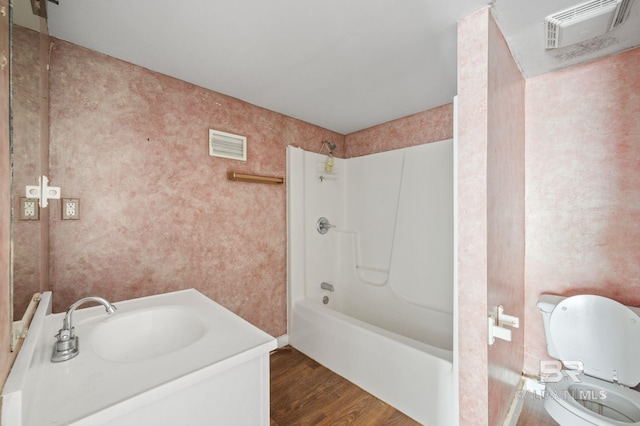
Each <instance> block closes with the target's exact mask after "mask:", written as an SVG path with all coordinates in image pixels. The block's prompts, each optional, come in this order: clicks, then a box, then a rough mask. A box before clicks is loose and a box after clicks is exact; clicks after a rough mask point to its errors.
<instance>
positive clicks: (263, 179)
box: [227, 172, 284, 184]
mask: <svg viewBox="0 0 640 426" xmlns="http://www.w3.org/2000/svg"><path fill="white" fill-rule="evenodd" d="M227 179H229V180H237V181H240V182H253V183H271V184H280V183H284V178H281V177H270V176H257V175H245V174H242V173H236V172H227Z"/></svg>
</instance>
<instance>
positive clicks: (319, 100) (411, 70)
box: [48, 0, 640, 134]
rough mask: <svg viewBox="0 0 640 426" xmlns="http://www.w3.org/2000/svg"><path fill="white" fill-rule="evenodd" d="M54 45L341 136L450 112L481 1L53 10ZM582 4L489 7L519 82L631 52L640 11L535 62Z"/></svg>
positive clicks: (74, 0)
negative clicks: (567, 12)
mask: <svg viewBox="0 0 640 426" xmlns="http://www.w3.org/2000/svg"><path fill="white" fill-rule="evenodd" d="M59 2H60V4H59V5H56V4H54V3H48V13H49V21H48V23H49V33H50V34H51V35H52V36H54V37H57V38H60V39H63V40H67V41H70V42H72V43H75V44H78V45H80V46H85V47H87V48H90V49H93V50H96V51H99V52H102V53H105V54H107V55H111V56H114V57H116V58H120V59H122V60H125V61H128V62H131V63H134V64H137V65H140V66H143V67H146V68H149V69H151V70H154V71H158V72H160V73H163V74H166V75H170V76H173V77H176V78H179V79H181V80H184V81H188V82H191V83H193V84H196V85H198V86H202V87H205V88H207V89H210V90H213V91H216V92H220V93H224V94H226V95H229V96H233V97H235V98H239V99H242V100H244V101H246V102H249V103H252V104H255V105H259V106H262V107H265V108H268V109H270V110H274V111H277V112H280V113H282V114H286V115H288V116H291V117H295V118H299V119H301V120H304V121H307V122H310V123H313V124H316V125H318V126H321V127H325V128H327V129H331V130H334V131H336V132H339V133H343V134H347V133H350V132H353V131H357V130H360V129H363V128H367V127H370V126H373V125H376V124H380V123H383V122H386V121H389V120H392V119H395V118H399V117H403V116H406V115H409V114H413V113H416V112H420V111H424V110H427V109H430V108H433V107H436V106H439V105H443V104H446V103H449V102H451V100H452V98H453V96H454V95H455V94H456V23H457V21H458V20H459V19H461V18H464V17H466V16H468V15H470V14H471V13H473V12H474V11H476V10H478V9H480V8H481V7H484V6H486V5H487V4H488V1H487V0H401V1H398V0H347V1H345V0H306V1H301V0H226V1H223V0H185V1H182V2H176V1H172V0H59ZM581 2H582V0H495V2H494V15H495V16H496V20H497V21H498V24H499V26H500V27H501V29H502V30H503V32H504V34H505V38H506V39H507V41H508V43H509V45H510V47H511V50H512V53H513V55H514V57H515V58H516V61H517V63H518V64H519V66H520V68H521V69H522V70H523V74H524V75H525V77H532V76H535V75H538V74H542V73H545V72H548V71H551V70H556V69H559V68H562V67H565V66H570V65H573V64H575V63H579V62H584V61H586V60H591V59H593V58H595V57H599V56H603V55H606V54H610V53H613V52H616V51H620V50H624V49H627V48H630V47H634V46H638V45H640V10H639V9H640V7H639V6H638V4H637V3H640V1H636V2H635V3H636V4H634V5H633V8H632V10H631V13H630V15H629V20H628V22H626V23H625V24H624V25H622V26H621V27H619V28H617V29H616V30H614V31H613V32H611V33H609V34H608V35H605V36H603V37H601V38H599V39H596V40H591V41H589V42H585V43H582V44H581V45H575V46H569V47H566V48H563V49H556V50H550V51H545V49H544V44H543V32H542V22H543V20H544V17H545V16H547V15H549V14H551V13H554V12H558V11H560V10H562V9H565V8H567V7H571V6H574V5H576V4H579V3H581Z"/></svg>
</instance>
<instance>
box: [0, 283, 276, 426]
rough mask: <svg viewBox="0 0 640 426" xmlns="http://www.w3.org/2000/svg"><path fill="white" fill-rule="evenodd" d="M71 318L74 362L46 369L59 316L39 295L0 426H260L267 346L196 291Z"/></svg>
mask: <svg viewBox="0 0 640 426" xmlns="http://www.w3.org/2000/svg"><path fill="white" fill-rule="evenodd" d="M114 305H116V307H117V311H116V312H115V313H114V314H113V315H109V316H108V315H106V313H105V309H104V307H103V306H95V307H91V308H87V309H79V310H77V311H75V313H74V314H73V326H74V327H75V334H76V335H77V336H79V339H80V340H79V350H80V353H79V355H78V356H76V357H75V358H73V359H70V360H68V361H63V362H56V363H53V362H51V354H52V350H53V345H54V343H55V338H54V335H55V334H56V333H57V332H58V330H59V329H60V328H61V326H62V321H63V318H64V315H65V314H64V313H60V314H51V293H48V292H47V293H44V294H43V297H42V300H41V302H40V305H39V306H38V309H37V311H36V314H35V315H34V318H33V321H32V323H31V326H30V328H29V334H28V336H27V338H26V340H25V342H24V344H23V346H22V350H21V351H20V353H19V354H18V357H17V359H16V362H15V364H14V367H13V368H12V370H11V373H10V375H9V377H8V379H7V382H6V384H5V387H4V389H3V393H2V400H3V402H2V418H1V422H0V423H1V424H2V425H3V426H31V425H34V426H36V425H37V426H45V425H91V426H94V425H132V426H133V425H136V426H138V425H146V424H152V425H178V424H180V425H182V424H184V425H187V424H188V425H217V424H219V425H231V424H232V425H247V426H256V425H269V352H270V351H271V350H273V349H275V348H276V340H275V339H274V338H273V337H271V336H269V335H268V334H266V333H264V332H263V331H261V330H259V329H257V328H256V327H254V326H253V325H251V324H249V323H248V322H246V321H245V320H243V319H242V318H240V317H238V316H237V315H235V314H233V313H232V312H230V311H228V310H226V309H225V308H223V307H222V306H220V305H218V304H217V303H215V302H214V301H212V300H211V299H209V298H207V297H206V296H204V295H202V294H201V293H199V292H198V291H196V290H193V289H190V290H183V291H178V292H174V293H167V294H161V295H156V296H150V297H144V298H140V299H134V300H128V301H124V302H115V303H114Z"/></svg>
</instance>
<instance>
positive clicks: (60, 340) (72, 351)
mask: <svg viewBox="0 0 640 426" xmlns="http://www.w3.org/2000/svg"><path fill="white" fill-rule="evenodd" d="M88 302H97V303H100V304H101V305H102V306H104V308H105V309H106V311H107V314H109V315H111V314H112V313H114V312H115V311H116V307H115V306H114V305H112V304H111V303H110V302H109V301H108V300H106V299H103V298H102V297H98V296H89V297H84V298H82V299H80V300H78V301H77V302H75V303H74V304H73V305H71V306H70V307H69V310H67V313H66V314H65V316H64V320H63V321H62V328H61V329H60V330H59V331H58V334H57V335H56V339H57V340H56V343H55V345H54V346H53V354H51V362H61V361H67V360H69V359H71V358H74V357H75V356H77V355H78V353H80V352H79V349H78V336H76V335H75V334H74V330H73V324H72V316H73V312H74V311H75V310H76V309H77V308H78V307H80V305H84V304H85V303H88Z"/></svg>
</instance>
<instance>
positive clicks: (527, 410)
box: [270, 346, 558, 426]
mask: <svg viewBox="0 0 640 426" xmlns="http://www.w3.org/2000/svg"><path fill="white" fill-rule="evenodd" d="M270 361H271V362H270V364H271V426H316V425H320V426H333V425H362V426H377V425H381V426H382V425H384V426H415V425H420V423H418V422H416V421H414V420H413V419H411V418H410V417H408V416H407V415H405V414H403V413H401V412H400V411H398V410H396V409H395V408H393V407H392V406H390V405H389V404H386V403H384V402H382V401H380V400H379V399H377V398H375V397H374V396H373V395H371V394H369V393H367V392H365V391H364V390H362V389H361V388H359V387H358V386H356V385H354V384H353V383H351V382H349V381H348V380H347V379H345V378H343V377H341V376H339V375H337V374H335V373H334V372H332V371H331V370H329V369H327V368H325V367H323V366H322V365H320V364H318V363H317V362H316V361H314V360H312V359H311V358H309V357H307V356H306V355H304V354H303V353H302V352H300V351H298V350H296V349H294V348H292V347H290V346H286V347H284V348H281V349H278V350H276V351H274V352H272V353H271V356H270ZM524 398H525V400H524V404H523V407H522V412H521V413H520V416H519V418H518V421H517V424H516V425H517V426H558V423H557V422H556V421H554V420H553V419H552V418H551V416H549V414H547V412H546V411H545V409H544V399H542V398H539V397H535V396H534V395H533V394H527V395H525V396H524Z"/></svg>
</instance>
